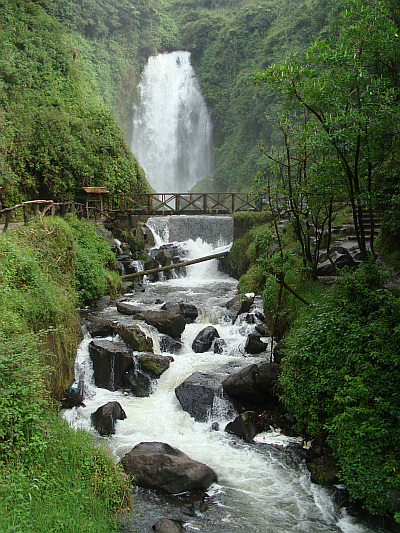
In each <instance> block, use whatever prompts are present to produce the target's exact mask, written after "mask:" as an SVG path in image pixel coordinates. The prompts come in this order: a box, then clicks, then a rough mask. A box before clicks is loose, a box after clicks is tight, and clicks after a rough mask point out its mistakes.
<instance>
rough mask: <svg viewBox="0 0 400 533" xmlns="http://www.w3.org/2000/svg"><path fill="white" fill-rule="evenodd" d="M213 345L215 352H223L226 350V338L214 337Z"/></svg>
mask: <svg viewBox="0 0 400 533" xmlns="http://www.w3.org/2000/svg"><path fill="white" fill-rule="evenodd" d="M212 347H213V350H214V353H222V352H223V351H224V348H225V347H226V342H225V341H224V339H219V338H217V339H214V342H213V344H212Z"/></svg>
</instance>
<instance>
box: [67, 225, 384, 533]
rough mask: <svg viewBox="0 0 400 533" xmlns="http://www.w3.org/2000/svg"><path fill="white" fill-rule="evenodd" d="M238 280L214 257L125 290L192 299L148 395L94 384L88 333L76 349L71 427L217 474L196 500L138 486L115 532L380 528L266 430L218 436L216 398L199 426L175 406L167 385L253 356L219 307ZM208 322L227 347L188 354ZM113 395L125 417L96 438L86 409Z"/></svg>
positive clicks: (154, 297) (331, 532)
mask: <svg viewBox="0 0 400 533" xmlns="http://www.w3.org/2000/svg"><path fill="white" fill-rule="evenodd" d="M209 219H212V220H203V224H202V225H203V226H205V225H206V224H210V225H214V224H218V221H217V220H216V218H214V217H209ZM181 222H182V224H183V226H184V225H185V224H186V223H187V221H185V220H184V217H182V218H181ZM178 223H179V222H178V221H174V222H173V224H178ZM151 225H152V222H151V221H150V226H151ZM157 225H158V226H157ZM156 226H157V228H158V230H160V232H161V233H159V234H158V236H157V237H158V239H159V241H160V242H163V241H162V234H163V227H164V229H165V227H166V226H167V221H166V220H160V219H158V220H157V222H154V224H153V231H157V228H156ZM215 229H216V228H215V226H214V231H215ZM217 233H218V232H217ZM164 236H165V232H164ZM164 242H165V241H164ZM179 244H180V246H183V247H184V248H185V249H186V250H187V251H189V253H190V255H191V258H195V257H196V256H197V257H199V256H201V255H207V254H208V253H209V252H210V248H211V247H212V245H211V244H209V243H206V242H204V241H202V240H201V239H200V238H198V237H197V235H196V234H195V233H194V230H193V226H192V238H191V239H190V240H188V241H187V242H186V243H179ZM220 244H226V242H222V243H220ZM216 245H218V243H216V244H215V245H214V246H216ZM236 285H237V281H236V280H234V279H232V278H230V277H229V276H227V275H225V274H223V273H221V272H219V271H218V270H217V268H216V261H210V262H208V263H202V264H198V265H192V266H191V267H189V268H188V270H187V275H186V277H181V278H174V279H170V280H168V281H159V282H157V283H149V284H145V286H144V288H145V290H144V291H142V292H135V293H131V294H128V295H125V296H126V298H128V299H129V301H130V302H132V303H133V304H134V305H135V306H142V307H143V308H153V309H159V308H160V302H182V301H183V302H186V303H192V304H194V305H195V306H196V307H197V308H198V310H199V316H198V318H197V319H196V320H195V322H193V323H189V324H187V325H186V327H185V330H184V332H183V334H182V339H181V340H182V343H183V346H182V348H181V350H180V351H179V352H178V353H173V354H172V355H173V357H174V362H173V363H171V365H170V367H169V369H168V370H167V371H166V372H164V373H163V374H162V376H161V377H160V379H158V380H157V382H156V384H155V385H154V391H153V393H152V394H151V395H150V396H149V397H144V398H142V397H136V396H134V395H132V394H128V393H126V392H123V391H116V392H111V391H108V390H105V389H101V388H98V387H96V386H95V385H94V382H93V378H92V368H91V361H90V358H89V355H88V344H89V342H90V339H89V338H85V340H84V341H83V342H82V344H81V346H80V349H79V350H78V354H77V360H76V379H77V381H79V379H80V378H82V377H84V380H85V390H86V397H85V398H84V402H85V406H80V407H77V408H73V409H70V410H67V411H65V413H64V416H65V417H66V418H67V419H68V420H69V422H70V423H71V424H72V425H73V426H74V427H84V428H86V429H87V430H88V431H91V432H92V433H93V434H94V435H96V436H97V438H98V439H101V441H102V442H103V443H104V444H105V445H107V446H109V448H110V449H111V451H112V453H113V455H114V457H115V459H116V461H118V460H119V459H120V458H121V457H122V456H123V455H124V454H125V453H126V452H128V451H130V450H131V449H132V448H133V447H134V446H135V445H136V444H138V443H140V442H148V441H162V442H166V443H168V444H170V445H171V446H174V447H176V448H179V449H180V450H182V451H183V452H184V453H186V454H187V455H188V456H190V457H191V458H192V459H195V460H197V461H200V462H203V463H205V464H207V465H208V466H210V467H211V468H213V469H214V470H215V471H216V473H217V475H218V482H216V483H214V484H213V485H212V486H211V487H210V488H209V490H208V491H207V493H206V495H205V498H204V499H203V500H196V499H192V498H191V497H190V496H185V495H177V496H171V495H169V496H167V495H165V496H164V495H162V494H159V493H156V492H154V491H151V490H147V489H141V488H136V489H135V490H134V492H133V502H132V506H131V507H132V510H131V515H128V516H126V517H125V518H124V520H123V529H122V530H123V531H124V533H151V531H152V525H153V524H154V523H155V522H156V521H157V520H158V519H159V518H160V517H162V516H169V517H174V518H180V519H182V520H183V522H184V523H185V528H186V530H187V531H191V532H195V531H201V532H208V533H243V532H254V533H299V532H304V533H373V532H375V533H377V531H380V529H377V528H373V529H371V527H370V526H369V525H368V524H365V523H363V522H362V521H361V520H359V519H355V518H352V517H351V516H350V515H349V514H348V513H347V512H346V510H344V509H341V508H339V507H338V506H337V505H335V503H334V502H333V499H332V493H331V492H330V490H329V489H327V488H323V487H321V486H319V485H315V484H313V483H311V481H310V476H309V473H308V471H307V469H306V467H305V465H304V464H303V462H302V460H301V459H300V457H299V455H298V454H296V453H295V452H294V451H288V449H284V448H283V447H282V446H281V445H280V444H282V439H281V437H280V436H277V435H276V433H272V432H271V435H268V434H266V435H265V436H263V437H262V438H260V439H259V440H258V441H257V442H255V443H246V442H244V441H242V440H241V439H239V438H237V437H235V436H233V435H230V434H228V433H226V432H225V431H224V428H225V426H226V424H227V422H228V421H229V420H230V416H231V413H229V410H227V409H226V405H225V404H224V402H222V401H221V402H219V399H218V400H217V402H216V403H215V405H213V409H212V412H211V413H210V417H209V419H208V420H207V421H206V422H196V421H195V420H194V418H192V417H191V416H190V415H189V414H188V413H187V412H185V411H183V409H182V408H181V406H180V404H179V402H178V400H177V398H176V396H175V393H174V391H175V388H176V387H177V386H178V385H180V384H181V383H182V382H183V381H184V380H185V379H186V378H187V377H188V376H190V375H191V374H192V373H193V372H208V371H213V370H214V369H217V368H220V367H221V366H222V365H225V364H228V363H229V364H232V363H235V364H243V365H249V364H252V362H253V361H254V358H253V357H252V356H249V355H248V354H245V353H244V350H243V346H244V343H245V339H246V337H247V334H248V333H249V332H250V331H251V330H252V327H253V326H252V325H251V324H249V323H248V321H246V317H245V316H243V315H240V316H239V318H238V320H236V321H235V323H234V324H232V319H231V317H229V316H228V315H227V310H226V309H225V307H224V304H225V303H226V302H227V301H228V300H230V299H231V298H232V297H233V296H234V295H235V294H236ZM254 305H255V308H254V309H255V310H257V308H258V310H260V309H261V301H260V300H257V299H256V301H255V304H254ZM99 314H100V316H102V317H104V318H106V319H108V320H110V321H114V320H118V321H121V320H124V321H125V323H126V324H128V323H129V322H126V321H129V320H130V321H131V322H130V323H132V318H131V317H128V318H127V317H124V316H123V315H121V314H119V313H118V312H117V309H116V307H114V306H112V305H111V306H110V307H108V308H107V309H105V310H103V311H100V312H99ZM140 324H141V327H142V328H143V329H145V328H147V329H146V332H147V333H148V334H149V335H152V336H153V338H155V339H156V338H157V332H156V330H155V329H154V328H151V326H145V325H143V322H142V321H141V322H140ZM208 325H213V326H215V327H216V328H217V329H218V331H219V334H220V337H221V338H223V339H224V341H225V343H226V345H225V348H224V349H223V351H222V353H211V352H205V353H194V351H193V350H192V341H193V339H194V338H195V337H196V335H197V334H198V333H199V332H200V330H202V329H203V328H204V327H205V326H208ZM158 350H160V344H159V343H158V342H156V343H155V351H157V352H158V353H160V352H159V351H158ZM164 353H165V352H164ZM112 400H117V401H118V402H120V404H121V406H122V407H123V409H124V410H125V412H126V414H127V418H126V419H125V420H119V421H118V422H117V424H116V433H115V435H112V436H111V437H99V436H98V435H97V434H96V432H95V430H94V429H93V428H92V427H91V424H90V414H91V413H93V412H94V411H96V409H97V408H98V407H100V406H101V405H103V404H105V403H106V402H108V401H112ZM216 428H217V429H216ZM256 440H257V439H256Z"/></svg>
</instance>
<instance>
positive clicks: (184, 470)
mask: <svg viewBox="0 0 400 533" xmlns="http://www.w3.org/2000/svg"><path fill="white" fill-rule="evenodd" d="M121 464H122V467H123V469H124V471H125V472H126V473H127V474H128V475H129V476H131V477H132V478H133V479H134V482H135V483H136V484H137V485H139V486H140V487H144V488H149V489H158V490H163V491H165V492H168V493H170V494H179V493H182V492H187V491H191V490H206V489H207V488H208V487H209V486H210V485H211V484H212V483H213V482H214V481H216V479H217V476H216V474H215V472H214V471H213V470H212V469H211V468H210V467H208V466H206V465H205V464H203V463H199V462H197V461H194V460H192V459H190V458H189V457H188V456H187V455H185V454H184V453H183V452H181V451H180V450H178V449H177V448H173V447H172V446H169V445H168V444H165V443H157V442H156V443H151V442H150V443H140V444H138V445H137V446H135V447H134V448H133V449H132V450H131V451H130V452H129V453H127V454H126V455H124V457H123V458H122V459H121Z"/></svg>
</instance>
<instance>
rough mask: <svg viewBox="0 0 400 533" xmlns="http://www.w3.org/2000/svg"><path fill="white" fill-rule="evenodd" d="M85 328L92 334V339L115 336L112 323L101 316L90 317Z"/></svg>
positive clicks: (85, 323)
mask: <svg viewBox="0 0 400 533" xmlns="http://www.w3.org/2000/svg"><path fill="white" fill-rule="evenodd" d="M84 327H85V329H86V330H87V331H88V333H90V336H91V337H108V336H110V335H112V334H113V328H112V325H111V324H110V321H109V320H107V319H106V318H102V317H99V316H93V315H89V316H88V317H87V321H85V322H84Z"/></svg>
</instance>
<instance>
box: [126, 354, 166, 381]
mask: <svg viewBox="0 0 400 533" xmlns="http://www.w3.org/2000/svg"><path fill="white" fill-rule="evenodd" d="M135 359H137V361H138V363H139V367H140V369H141V370H142V371H143V372H146V373H147V374H149V375H150V376H151V377H153V378H159V377H160V376H161V374H163V373H164V372H165V371H166V370H168V368H169V365H170V364H171V363H172V362H173V360H174V358H173V357H171V356H170V355H169V356H168V355H159V354H153V353H138V354H135Z"/></svg>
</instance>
